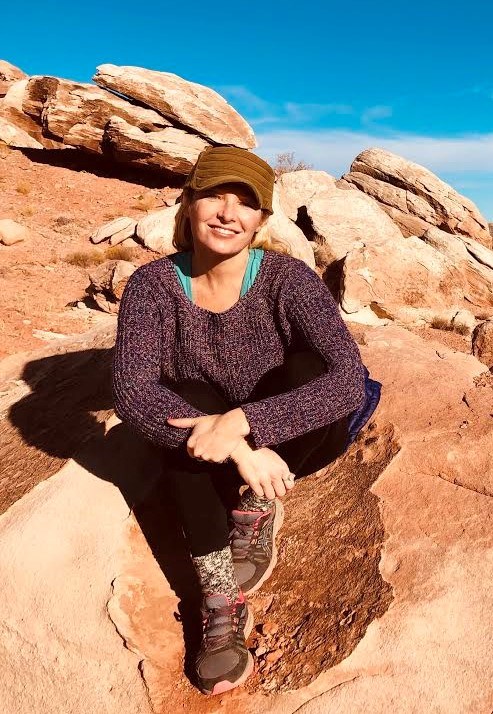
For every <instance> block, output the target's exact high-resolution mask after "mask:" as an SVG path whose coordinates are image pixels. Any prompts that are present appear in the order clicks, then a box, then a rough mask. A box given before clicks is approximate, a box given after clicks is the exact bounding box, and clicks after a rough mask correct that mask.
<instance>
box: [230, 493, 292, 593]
mask: <svg viewBox="0 0 493 714" xmlns="http://www.w3.org/2000/svg"><path fill="white" fill-rule="evenodd" d="M231 519H232V521H233V530H232V531H231V533H230V536H229V542H230V545H231V551H232V553H233V565H234V568H235V573H236V578H237V580H238V585H239V586H240V588H241V589H242V591H243V592H244V594H245V595H249V594H250V593H253V592H255V590H258V589H259V587H260V586H261V585H262V584H263V583H264V582H265V581H266V580H267V578H270V576H271V574H272V571H273V570H274V567H275V565H276V563H277V548H276V544H275V537H276V535H277V532H278V531H279V528H280V527H281V526H282V522H283V520H284V507H283V505H282V503H281V501H279V500H277V499H276V500H275V501H274V505H273V506H272V508H271V509H270V510H269V511H233V512H232V514H231Z"/></svg>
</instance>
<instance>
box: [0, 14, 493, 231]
mask: <svg viewBox="0 0 493 714" xmlns="http://www.w3.org/2000/svg"><path fill="white" fill-rule="evenodd" d="M61 7H62V6H61V5H60V4H59V3H53V2H50V0H48V1H47V2H45V3H43V4H41V3H33V2H31V1H30V0H29V1H28V2H27V4H26V3H25V4H23V6H22V12H19V8H18V7H16V6H15V5H13V4H11V3H10V4H8V5H7V7H6V8H4V9H2V19H3V23H2V24H3V29H2V41H1V45H0V57H1V58H3V59H6V60H8V61H10V62H12V63H13V64H16V65H18V66H19V67H21V68H22V69H23V70H24V71H25V72H27V73H28V74H53V75H57V76H61V77H66V78H69V79H74V80H78V81H90V79H91V76H92V75H93V74H94V71H95V68H96V66H97V65H98V64H103V63H106V62H110V63H113V64H128V65H137V66H141V67H148V68H151V69H157V70H162V71H166V72H174V73H176V74H178V75H180V76H182V77H184V78H186V79H189V80H192V81H194V82H199V83H201V84H205V85H207V86H209V87H212V88H214V89H216V90H217V91H218V92H220V93H221V94H222V95H223V96H225V97H226V98H227V99H228V101H230V103H231V104H232V105H233V106H234V107H235V108H236V109H238V111H240V113H242V114H243V116H244V117H245V118H246V119H247V120H248V121H250V123H251V124H252V126H253V128H254V130H255V133H256V135H257V139H258V142H259V148H258V149H257V151H258V153H259V154H261V155H263V156H265V157H266V158H268V159H270V160H274V159H275V156H276V154H277V153H280V152H285V151H294V152H295V154H296V158H298V159H303V160H304V161H306V162H308V163H311V164H313V166H314V167H315V168H320V169H324V170H326V171H328V172H329V173H331V174H333V175H337V176H338V175H341V174H342V173H344V172H345V171H347V170H349V166H350V163H351V161H352V159H353V158H354V157H355V156H356V154H357V153H358V152H359V151H361V150H363V149H364V148H368V147H369V146H382V147H386V148H388V149H390V150H392V151H396V152H397V153H399V154H401V155H402V156H405V157H406V158H408V159H411V160H413V161H417V162H418V163H421V164H423V165H425V166H427V167H428V168H430V169H431V170H433V171H435V172H436V173H437V174H438V175H439V176H440V177H441V178H443V179H444V180H446V181H448V182H449V183H451V184H452V185H453V186H454V188H456V189H457V190H459V191H460V192H462V193H464V194H465V195H467V196H469V197H470V198H471V199H472V200H473V201H475V202H476V203H477V205H478V207H479V208H480V210H481V211H482V212H483V214H484V215H485V216H486V217H487V218H488V219H489V220H492V221H493V50H492V46H493V41H492V38H493V31H492V27H493V4H492V3H490V2H489V1H488V0H470V1H469V2H467V3H466V2H464V0H461V1H460V2H459V1H458V0H447V2H445V1H444V0H428V1H427V2H424V1H423V0H414V2H413V3H398V2H396V1H395V0H380V1H377V2H375V1H374V2H369V1H368V0H352V1H351V2H337V3H335V2H330V0H329V1H328V2H325V3H315V2H311V0H308V1H306V2H304V3H302V2H300V1H299V0H298V2H292V1H291V0H284V2H269V1H268V0H263V2H259V1H258V0H253V1H252V2H250V3H249V4H248V5H247V4H239V3H235V4H233V3H231V2H230V3H224V2H214V3H206V2H202V3H199V2H196V1H195V0H189V1H188V2H187V3H183V2H182V3H179V2H174V3H161V4H158V3H156V4H155V5H154V6H153V5H150V4H145V5H144V4H142V5H141V6H138V5H137V4H136V3H130V2H128V1H127V0H120V2H118V3H115V2H107V3H101V2H97V3H96V2H95V1H94V0H87V2H85V4H82V3H80V4H75V3H74V4H73V6H72V5H71V4H64V5H63V10H60V8H61ZM137 8H139V9H137ZM6 28H8V31H6Z"/></svg>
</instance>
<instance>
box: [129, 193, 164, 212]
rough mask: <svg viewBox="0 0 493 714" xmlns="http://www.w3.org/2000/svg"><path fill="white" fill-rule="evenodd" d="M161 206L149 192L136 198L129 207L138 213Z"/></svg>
mask: <svg viewBox="0 0 493 714" xmlns="http://www.w3.org/2000/svg"><path fill="white" fill-rule="evenodd" d="M160 205H162V204H161V203H160V201H159V199H158V198H157V196H155V194H153V193H152V192H151V191H146V192H145V193H141V194H140V196H137V200H136V201H135V203H133V204H132V205H131V208H137V209H138V210H139V211H151V210H152V209H153V208H157V207H158V206H160Z"/></svg>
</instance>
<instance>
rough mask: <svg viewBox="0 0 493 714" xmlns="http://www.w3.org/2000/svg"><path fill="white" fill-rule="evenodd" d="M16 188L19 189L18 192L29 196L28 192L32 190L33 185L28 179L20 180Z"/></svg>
mask: <svg viewBox="0 0 493 714" xmlns="http://www.w3.org/2000/svg"><path fill="white" fill-rule="evenodd" d="M15 190H16V191H17V193H21V194H22V195H23V196H27V194H28V193H30V192H31V185H30V184H28V183H27V181H19V183H18V184H17V186H16V187H15Z"/></svg>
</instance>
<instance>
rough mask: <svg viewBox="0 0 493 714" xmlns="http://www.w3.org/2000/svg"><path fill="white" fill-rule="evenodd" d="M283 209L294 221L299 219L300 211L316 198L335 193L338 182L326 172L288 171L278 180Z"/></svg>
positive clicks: (308, 170)
mask: <svg viewBox="0 0 493 714" xmlns="http://www.w3.org/2000/svg"><path fill="white" fill-rule="evenodd" d="M276 183H277V186H278V187H279V197H280V202H281V208H282V210H283V211H284V213H285V214H286V215H287V217H288V218H290V219H291V220H292V221H296V219H297V218H298V211H299V210H300V208H301V207H302V206H304V207H305V208H306V207H307V206H308V205H309V204H310V203H311V201H312V200H313V199H315V198H320V197H321V196H325V195H328V194H331V193H333V192H334V190H335V188H336V180H335V178H334V177H333V176H330V175H329V174H328V173H326V172H325V171H312V170H310V169H303V170H302V171H287V172H286V173H284V174H281V176H280V177H279V178H278V179H277V182H276Z"/></svg>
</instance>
